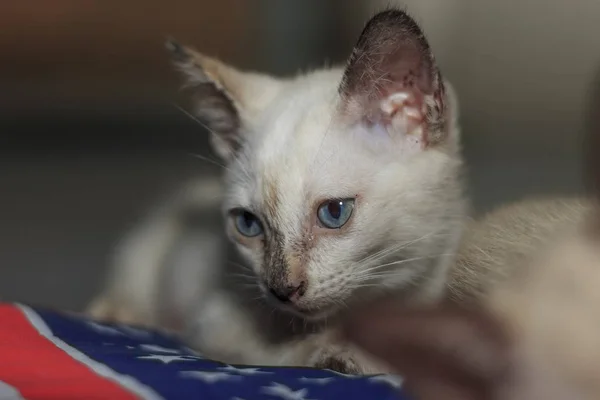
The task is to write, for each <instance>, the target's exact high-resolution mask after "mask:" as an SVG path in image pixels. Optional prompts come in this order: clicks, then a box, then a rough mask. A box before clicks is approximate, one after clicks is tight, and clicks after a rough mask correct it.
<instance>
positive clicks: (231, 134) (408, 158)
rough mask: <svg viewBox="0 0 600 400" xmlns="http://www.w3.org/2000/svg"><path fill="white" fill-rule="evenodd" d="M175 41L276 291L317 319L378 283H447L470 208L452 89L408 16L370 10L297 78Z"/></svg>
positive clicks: (241, 244)
mask: <svg viewBox="0 0 600 400" xmlns="http://www.w3.org/2000/svg"><path fill="white" fill-rule="evenodd" d="M169 46H170V48H171V50H172V51H173V53H174V56H175V61H176V64H177V66H178V67H179V69H180V70H181V71H183V72H184V73H185V75H186V76H187V77H188V80H189V84H190V85H191V86H192V87H193V90H194V96H195V104H194V110H195V115H196V116H197V117H198V119H199V120H200V121H201V122H202V123H203V124H205V125H206V126H207V128H208V129H209V130H210V131H211V136H212V142H213V145H214V149H215V151H216V152H217V153H218V154H219V156H220V157H222V159H223V160H224V161H225V162H226V163H227V171H228V172H227V175H226V185H227V195H226V199H225V204H224V211H225V216H226V219H227V222H228V231H229V235H230V237H231V239H232V240H233V241H234V242H235V243H236V244H237V245H238V248H239V250H240V252H241V253H242V255H243V256H245V257H246V258H247V259H248V260H249V262H250V263H251V264H252V267H253V270H254V272H255V273H256V278H257V283H258V285H260V287H261V288H262V289H263V291H264V293H265V295H266V296H267V297H269V298H271V299H273V300H274V301H275V302H276V303H277V304H279V305H280V306H281V307H283V308H284V309H288V310H290V311H293V312H296V313H297V314H300V315H302V316H304V317H306V318H318V317H323V316H325V315H329V314H331V313H332V312H334V311H336V310H338V309H339V308H340V307H341V306H344V305H347V304H348V303H350V302H352V301H353V300H354V299H356V298H357V297H358V296H361V295H371V294H373V293H375V292H377V291H379V290H381V289H390V290H394V291H396V292H400V293H402V294H406V295H407V296H408V297H411V298H427V299H429V298H433V297H437V296H439V294H440V292H441V291H442V288H443V280H444V276H445V273H446V265H447V264H448V262H449V260H450V258H451V255H450V253H452V252H453V251H454V247H455V245H456V242H457V240H458V236H459V235H458V232H459V231H460V229H461V224H462V218H463V211H464V204H463V197H462V191H461V189H462V185H461V183H460V179H459V173H460V166H461V158H460V154H459V151H460V150H459V145H458V131H457V126H456V101H455V99H454V97H453V96H452V94H451V92H450V88H449V87H448V85H447V83H446V82H444V81H443V79H442V77H441V75H440V72H439V70H438V68H437V66H436V64H435V61H434V57H433V55H432V52H431V49H430V47H429V45H428V43H427V41H426V40H425V37H424V36H423V33H422V32H421V30H420V28H419V27H418V26H417V24H416V23H415V22H414V21H413V20H412V19H411V18H410V17H409V16H407V15H406V14H405V13H404V12H402V11H397V10H389V11H385V12H382V13H380V14H377V15H376V16H375V17H373V18H372V19H371V20H370V21H369V22H368V24H367V25H366V27H365V29H364V30H363V32H362V34H361V36H360V38H359V40H358V43H357V45H356V47H355V49H354V51H353V53H352V55H351V57H350V59H349V62H348V64H347V66H346V67H345V68H339V69H335V68H334V69H324V70H318V71H314V72H311V73H308V74H305V75H302V76H298V77H294V78H287V79H282V78H275V77H271V76H267V75H263V74H259V73H253V72H242V71H239V70H238V69H235V68H233V67H231V66H228V65H225V64H224V63H222V62H220V61H218V60H216V59H214V58H210V57H207V56H205V55H202V54H200V53H197V52H196V51H194V50H192V49H189V48H185V47H182V46H179V45H177V44H174V43H171V44H170V45H169Z"/></svg>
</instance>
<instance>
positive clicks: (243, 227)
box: [233, 210, 263, 237]
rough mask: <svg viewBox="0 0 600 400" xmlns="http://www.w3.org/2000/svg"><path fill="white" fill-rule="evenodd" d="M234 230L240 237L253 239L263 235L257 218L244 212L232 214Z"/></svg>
mask: <svg viewBox="0 0 600 400" xmlns="http://www.w3.org/2000/svg"><path fill="white" fill-rule="evenodd" d="M233 219H234V223H235V228H236V229H237V230H238V232H239V233H240V234H241V235H242V236H246V237H255V236H258V235H260V234H261V233H263V227H262V224H261V223H260V220H259V219H258V217H257V216H256V215H254V214H252V213H251V212H248V211H245V210H239V211H235V212H234V213H233Z"/></svg>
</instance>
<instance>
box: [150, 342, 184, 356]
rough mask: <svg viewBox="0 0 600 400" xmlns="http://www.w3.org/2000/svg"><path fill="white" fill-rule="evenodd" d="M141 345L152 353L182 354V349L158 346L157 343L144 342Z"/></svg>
mask: <svg viewBox="0 0 600 400" xmlns="http://www.w3.org/2000/svg"><path fill="white" fill-rule="evenodd" d="M140 347H141V348H142V349H143V350H145V351H147V352H150V353H168V354H181V351H179V350H177V349H169V348H166V347H161V346H157V345H155V344H142V345H140Z"/></svg>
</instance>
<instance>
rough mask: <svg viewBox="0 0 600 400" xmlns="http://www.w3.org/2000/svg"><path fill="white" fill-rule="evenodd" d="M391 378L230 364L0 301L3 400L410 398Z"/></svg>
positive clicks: (172, 341) (166, 342) (135, 332)
mask: <svg viewBox="0 0 600 400" xmlns="http://www.w3.org/2000/svg"><path fill="white" fill-rule="evenodd" d="M400 386H401V380H400V379H399V378H398V377H395V376H391V375H375V376H354V375H345V374H340V373H337V372H334V371H329V370H318V369H311V368H273V367H260V366H240V365H228V364H223V363H219V362H216V361H212V360H209V359H206V358H204V357H202V356H201V355H200V354H198V353H197V352H195V351H193V350H192V349H189V348H187V347H186V346H185V345H184V344H182V343H181V342H179V341H178V340H177V339H176V338H174V337H170V336H168V335H165V334H161V333H157V332H154V331H149V330H142V329H138V328H135V327H131V326H126V325H119V324H100V323H98V322H94V321H92V320H89V319H86V318H84V317H81V316H75V315H71V314H67V313H60V312H56V311H49V310H45V309H42V308H34V307H29V306H25V305H21V304H0V400H23V399H28V400H75V399H76V400H100V399H110V400H129V399H148V400H184V399H203V400H204V399H205V400H258V399H265V400H269V399H270V400H278V399H280V400H333V399H344V400H348V399H365V400H367V399H368V400H371V399H372V400H407V399H408V397H406V396H405V395H404V394H403V393H402V391H401V390H400Z"/></svg>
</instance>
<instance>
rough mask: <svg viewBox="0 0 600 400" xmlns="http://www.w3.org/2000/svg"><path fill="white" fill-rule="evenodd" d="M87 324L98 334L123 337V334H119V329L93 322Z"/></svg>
mask: <svg viewBox="0 0 600 400" xmlns="http://www.w3.org/2000/svg"><path fill="white" fill-rule="evenodd" d="M87 324H88V326H89V327H90V328H92V329H93V330H95V331H96V332H98V333H103V334H106V335H112V336H115V335H123V333H122V332H119V330H118V329H115V328H111V327H110V326H104V325H100V324H98V323H96V322H93V321H88V322H87Z"/></svg>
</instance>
